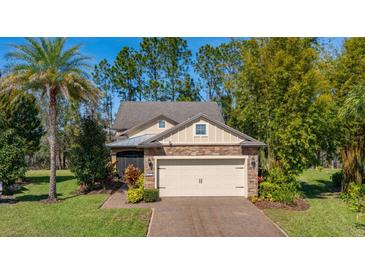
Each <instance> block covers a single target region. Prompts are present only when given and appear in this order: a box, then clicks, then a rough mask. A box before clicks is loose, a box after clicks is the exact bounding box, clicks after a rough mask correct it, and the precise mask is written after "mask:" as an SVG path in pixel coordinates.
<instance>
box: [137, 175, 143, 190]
mask: <svg viewBox="0 0 365 274" xmlns="http://www.w3.org/2000/svg"><path fill="white" fill-rule="evenodd" d="M143 186H144V174H143V173H141V174H140V175H139V176H138V179H137V183H136V187H143Z"/></svg>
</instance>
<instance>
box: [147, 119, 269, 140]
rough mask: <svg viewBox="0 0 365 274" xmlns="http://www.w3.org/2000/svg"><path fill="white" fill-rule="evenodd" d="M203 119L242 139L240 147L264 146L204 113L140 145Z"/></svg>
mask: <svg viewBox="0 0 365 274" xmlns="http://www.w3.org/2000/svg"><path fill="white" fill-rule="evenodd" d="M201 118H203V119H205V120H207V121H209V122H210V123H212V124H213V125H217V126H220V127H222V128H224V129H226V130H227V131H229V132H231V133H233V134H236V135H237V136H239V137H241V138H242V139H244V141H242V142H241V145H242V146H266V144H265V143H263V142H261V141H259V140H256V139H255V138H253V137H251V136H248V135H246V134H244V133H242V132H240V131H238V130H236V129H234V128H231V127H229V126H227V125H226V124H224V123H222V122H220V121H217V120H214V119H212V118H210V117H209V116H207V115H205V114H204V113H199V114H198V115H195V116H194V117H192V118H190V119H188V120H186V121H184V122H182V123H180V124H178V125H176V126H174V127H172V128H170V129H168V130H165V131H163V132H161V133H160V134H157V135H155V136H152V137H151V138H149V139H146V140H145V141H143V142H142V143H141V145H150V144H153V142H155V141H157V140H158V139H160V138H162V137H164V136H166V135H168V134H170V133H172V132H174V131H177V130H179V129H180V128H183V127H184V126H185V125H188V124H190V123H193V122H194V121H197V120H199V119H201Z"/></svg>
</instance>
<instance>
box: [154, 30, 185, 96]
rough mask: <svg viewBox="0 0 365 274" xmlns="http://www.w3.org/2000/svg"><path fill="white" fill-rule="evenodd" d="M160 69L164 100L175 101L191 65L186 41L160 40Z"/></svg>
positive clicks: (180, 39)
mask: <svg viewBox="0 0 365 274" xmlns="http://www.w3.org/2000/svg"><path fill="white" fill-rule="evenodd" d="M160 43H161V45H160V47H159V49H160V54H161V62H162V65H161V68H162V72H163V75H164V85H163V87H164V91H165V92H166V94H165V96H164V99H165V100H170V101H175V100H176V99H177V98H178V96H179V91H180V90H181V87H182V86H183V82H184V77H185V75H186V74H187V73H188V72H189V66H190V65H191V51H190V50H189V49H188V43H187V41H186V40H184V39H182V38H179V37H165V38H161V40H160Z"/></svg>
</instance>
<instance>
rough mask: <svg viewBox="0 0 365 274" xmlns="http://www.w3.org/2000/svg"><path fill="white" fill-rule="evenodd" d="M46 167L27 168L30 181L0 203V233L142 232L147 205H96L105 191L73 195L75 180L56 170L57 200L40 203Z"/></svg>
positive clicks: (147, 215)
mask: <svg viewBox="0 0 365 274" xmlns="http://www.w3.org/2000/svg"><path fill="white" fill-rule="evenodd" d="M48 176H49V171H29V172H28V173H27V177H28V179H30V180H31V183H30V184H28V185H25V186H24V187H23V189H22V190H21V191H20V192H19V193H17V194H16V200H17V201H18V202H17V203H16V204H12V205H4V204H0V236H145V235H146V233H147V227H148V223H149V218H150V214H151V211H150V209H100V208H99V207H100V206H101V205H102V203H103V202H104V201H105V200H106V199H107V195H106V194H90V195H81V196H75V195H74V194H73V192H74V191H75V189H76V188H77V184H76V180H75V178H74V177H73V175H72V173H71V172H69V171H58V172H57V193H58V195H59V196H58V197H59V199H60V201H59V202H58V203H56V204H44V203H42V202H39V201H40V200H43V199H46V198H47V193H48V179H49V177H48Z"/></svg>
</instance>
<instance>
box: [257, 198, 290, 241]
mask: <svg viewBox="0 0 365 274" xmlns="http://www.w3.org/2000/svg"><path fill="white" fill-rule="evenodd" d="M253 205H254V204H253ZM254 206H255V205H254ZM256 207H257V206H256ZM257 209H258V210H260V211H261V213H262V214H263V215H264V216H265V218H266V219H268V220H269V221H270V222H271V223H272V224H273V225H274V226H275V227H276V228H277V229H279V230H280V231H281V232H282V233H283V234H284V236H285V237H289V235H288V233H286V231H285V230H284V229H282V228H281V227H280V226H279V225H278V224H276V223H275V222H274V221H273V220H271V218H269V217H268V216H267V215H266V214H265V212H264V211H263V210H262V209H260V208H258V207H257Z"/></svg>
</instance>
